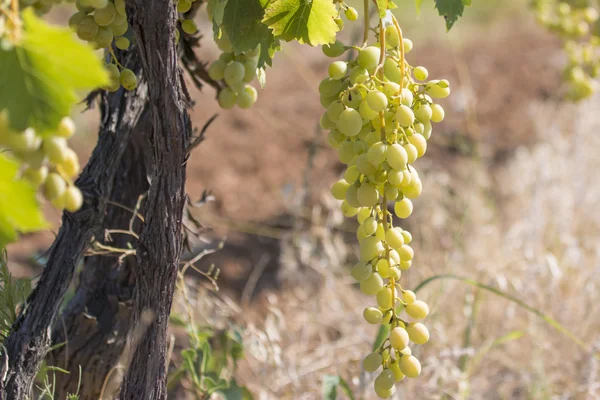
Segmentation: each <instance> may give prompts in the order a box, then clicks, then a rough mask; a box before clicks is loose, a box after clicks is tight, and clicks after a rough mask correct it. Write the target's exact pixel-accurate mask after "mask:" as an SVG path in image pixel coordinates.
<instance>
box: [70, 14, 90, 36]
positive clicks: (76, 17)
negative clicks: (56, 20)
mask: <svg viewBox="0 0 600 400" xmlns="http://www.w3.org/2000/svg"><path fill="white" fill-rule="evenodd" d="M85 17H87V14H86V13H84V12H81V11H78V12H76V13H75V14H73V15H71V18H69V28H71V30H73V31H75V32H77V28H78V26H79V24H80V23H81V21H83V20H84V19H85Z"/></svg>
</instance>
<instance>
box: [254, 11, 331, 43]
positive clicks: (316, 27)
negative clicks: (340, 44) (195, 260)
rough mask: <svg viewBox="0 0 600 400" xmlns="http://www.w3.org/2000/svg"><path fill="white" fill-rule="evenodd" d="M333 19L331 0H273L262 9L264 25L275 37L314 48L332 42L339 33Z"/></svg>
mask: <svg viewBox="0 0 600 400" xmlns="http://www.w3.org/2000/svg"><path fill="white" fill-rule="evenodd" d="M336 16H337V10H336V7H335V5H334V4H333V2H332V1H331V0H312V1H310V0H274V1H273V2H271V4H270V5H269V6H268V7H267V9H266V10H265V17H264V19H263V22H264V23H265V24H266V25H267V26H268V27H269V28H271V29H272V30H273V35H275V37H280V38H281V39H283V40H285V41H288V42H289V41H292V40H297V41H298V42H300V43H306V44H309V45H311V46H317V45H320V44H328V43H333V42H335V34H336V33H337V32H338V31H339V27H338V26H337V24H336V23H335V21H334V18H335V17H336Z"/></svg>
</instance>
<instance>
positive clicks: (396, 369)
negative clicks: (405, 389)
mask: <svg viewBox="0 0 600 400" xmlns="http://www.w3.org/2000/svg"><path fill="white" fill-rule="evenodd" d="M388 368H389V369H390V371H392V373H393V374H394V380H395V381H396V382H400V381H402V380H403V379H404V378H405V375H404V374H403V373H402V371H400V365H399V363H398V361H397V360H394V361H392V362H390V364H389V365H388Z"/></svg>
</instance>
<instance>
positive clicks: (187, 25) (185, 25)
mask: <svg viewBox="0 0 600 400" xmlns="http://www.w3.org/2000/svg"><path fill="white" fill-rule="evenodd" d="M181 29H182V30H183V31H184V32H185V33H187V34H188V35H193V34H194V33H196V32H198V26H197V25H196V23H195V22H194V20H191V19H186V20H183V21H181Z"/></svg>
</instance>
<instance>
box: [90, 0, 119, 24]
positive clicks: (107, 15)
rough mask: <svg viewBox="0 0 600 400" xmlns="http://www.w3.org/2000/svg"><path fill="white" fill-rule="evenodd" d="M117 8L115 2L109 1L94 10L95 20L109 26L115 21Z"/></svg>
mask: <svg viewBox="0 0 600 400" xmlns="http://www.w3.org/2000/svg"><path fill="white" fill-rule="evenodd" d="M116 15H117V9H116V8H115V6H114V4H113V3H108V4H107V5H106V7H104V8H101V9H97V10H96V11H94V21H95V22H96V24H98V26H108V25H110V24H112V23H113V21H114V20H115V16H116Z"/></svg>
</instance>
